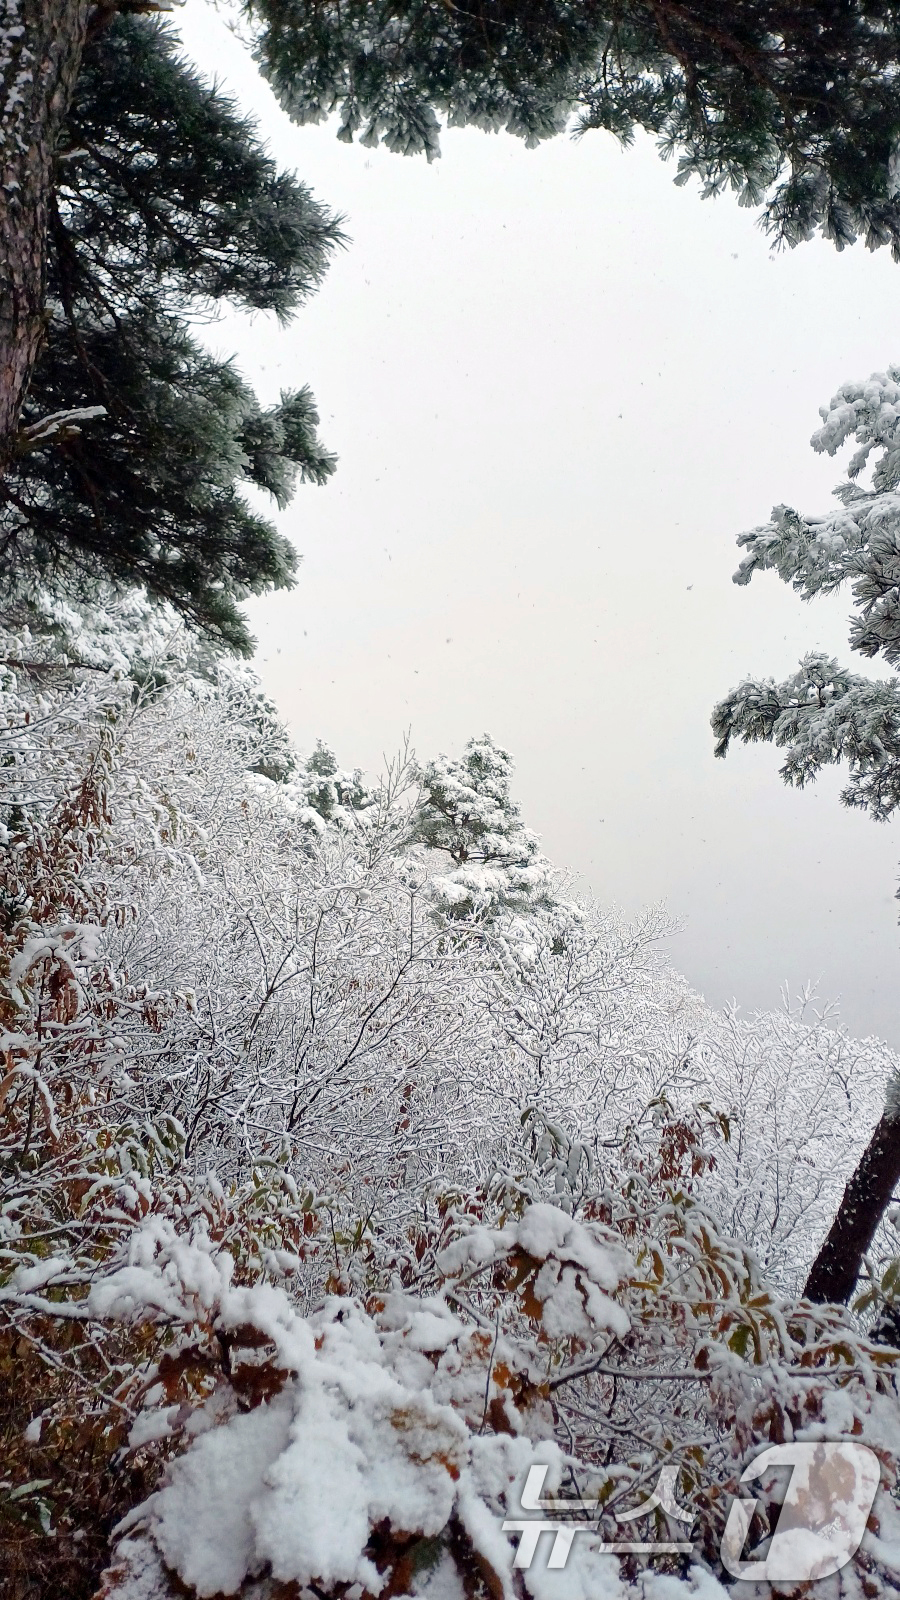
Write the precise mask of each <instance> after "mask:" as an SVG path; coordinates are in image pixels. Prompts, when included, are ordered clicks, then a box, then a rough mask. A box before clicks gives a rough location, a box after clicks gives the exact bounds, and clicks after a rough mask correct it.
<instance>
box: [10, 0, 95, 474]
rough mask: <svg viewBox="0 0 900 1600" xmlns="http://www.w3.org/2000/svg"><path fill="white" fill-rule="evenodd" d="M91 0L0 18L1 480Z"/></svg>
mask: <svg viewBox="0 0 900 1600" xmlns="http://www.w3.org/2000/svg"><path fill="white" fill-rule="evenodd" d="M94 9H95V0H5V9H4V12H3V15H2V19H0V105H2V113H0V114H2V119H3V120H2V130H0V477H2V475H3V473H4V472H5V470H6V467H7V466H8V464H9V461H10V458H11V456H12V455H13V453H14V449H15V439H16V432H17V429H18V425H19V417H20V415H21V411H22V405H23V402H24V400H25V396H26V394H27V392H28V385H29V382H30V380H31V374H32V372H33V371H34V365H35V362H36V361H37V358H38V354H39V352H40V348H41V343H42V340H43V335H44V285H45V278H46V240H47V223H48V216H49V204H50V197H51V193H52V188H53V179H54V165H55V161H56V142H57V139H58V137H59V133H60V129H61V127H62V125H63V122H64V119H65V117H66V113H67V111H68V109H69V103H70V101H71V98H72V92H73V90H74V88H75V81H76V79H77V77H78V70H79V67H80V65H81V53H82V49H83V47H84V41H85V35H86V33H87V25H88V19H89V17H90V15H91V13H92V11H93V10H94Z"/></svg>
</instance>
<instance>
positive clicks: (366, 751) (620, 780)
mask: <svg viewBox="0 0 900 1600" xmlns="http://www.w3.org/2000/svg"><path fill="white" fill-rule="evenodd" d="M178 26H179V28H180V29H181V31H182V34H183V37H184V40H185V43H186V46H187V48H188V49H189V51H190V52H191V54H192V55H193V56H194V57H195V59H196V60H197V61H198V62H199V64H200V66H201V67H202V68H203V69H204V70H206V71H207V72H209V73H210V74H212V73H215V74H216V75H217V76H218V77H219V79H220V81H222V82H223V84H225V85H226V86H227V87H229V88H231V89H233V90H234V92H235V93H236V95H237V96H238V97H239V99H240V102H241V104H242V105H243V106H244V107H245V108H246V109H248V110H252V111H254V112H255V113H256V114H257V116H258V117H259V119H260V124H261V130H262V132H263V134H264V136H265V138H266V139H267V141H268V142H269V144H270V146H271V149H272V150H273V152H274V154H275V155H276V156H277V158H278V159H279V161H280V162H281V163H282V164H283V165H285V166H288V167H291V168H294V169H295V170H296V171H297V172H298V174H299V176H300V177H301V178H302V179H303V180H304V181H306V182H307V183H309V184H310V185H311V187H312V188H313V189H314V190H315V192H316V194H317V196H318V197H319V198H320V199H322V200H323V201H324V202H325V203H327V204H329V205H330V206H332V207H333V208H334V209H336V210H338V211H340V212H342V213H343V214H344V215H345V218H346V222H345V227H346V231H347V233H348V234H349V236H350V239H351V244H350V248H349V249H348V250H347V251H346V252H344V253H342V254H341V255H340V256H339V258H338V259H337V260H336V261H335V263H334V265H333V267H332V269H331V271H330V273H329V276H328V279H327V281H326V283H325V285H324V287H323V289H322V291H321V292H320V294H319V295H318V296H317V297H316V298H315V299H314V300H313V301H312V302H311V303H310V305H309V306H308V307H307V309H306V310H305V311H303V312H302V313H301V314H300V315H299V317H298V318H297V320H296V321H295V322H294V323H293V324H292V325H291V327H290V328H289V329H287V330H279V329H278V328H277V327H276V326H275V325H274V322H270V321H269V320H268V319H265V318H258V319H256V320H254V321H251V320H250V319H240V318H237V317H234V318H231V317H230V318H228V319H227V320H224V321H223V322H222V323H221V324H219V325H218V326H217V327H216V328H214V329H213V330H211V337H212V340H213V342H214V343H215V344H216V346H217V348H219V349H221V350H223V351H226V352H228V353H231V352H234V353H235V354H236V355H237V357H238V359H239V363H240V366H241V368H242V369H243V371H244V372H245V373H246V375H247V377H248V378H249V379H251V380H252V381H253V382H254V383H255V384H256V386H257V389H258V391H259V392H260V394H261V396H262V397H263V398H264V399H266V400H270V399H274V398H276V397H277V394H278V390H279V388H280V387H282V386H285V387H291V386H298V385H300V384H302V383H309V384H310V385H311V387H312V389H313V392H314V393H315V395H316V398H317V401H318V404H319V408H320V411H321V414H322V432H323V436H324V438H325V441H326V443H327V444H328V445H329V446H330V447H331V448H333V449H334V450H336V451H337V452H338V454H339V456H340V465H339V468H338V472H337V474H336V476H335V477H334V478H333V479H332V481H331V484H330V485H329V486H327V487H326V488H324V489H302V490H301V491H300V492H299V493H298V495H297V497H296V499H295V501H294V503H293V505H292V506H291V507H290V509H289V510H288V511H287V512H286V513H285V515H284V516H283V517H282V518H281V525H282V527H283V528H284V530H285V531H286V532H287V533H288V534H289V535H290V536H291V538H292V539H293V540H294V541H295V542H296V544H297V547H298V549H299V550H300V551H301V553H302V555H303V564H302V567H301V573H300V581H299V583H298V586H297V588H296V589H295V590H293V591H292V592H291V593H289V594H286V595H278V596H270V597H268V598H266V599H265V600H261V601H258V602H256V603H254V605H253V606H252V607H251V620H252V625H253V627H254V629H255V631H256V633H257V635H258V638H259V641H260V649H259V656H258V662H257V665H258V667H259V670H260V672H261V674H262V677H263V680H264V683H265V685H266V687H267V689H268V691H269V692H270V693H271V694H272V696H273V697H274V699H275V700H276V701H277V703H278V705H279V707H280V708H281V711H282V713H283V714H284V716H285V717H286V719H287V720H288V722H289V723H290V726H291V728H292V730H293V732H294V734H295V736H296V739H297V742H298V744H299V745H300V747H301V748H309V746H310V745H311V744H312V742H313V741H314V740H315V738H316V737H322V738H324V739H325V740H326V741H327V742H328V743H329V744H331V745H332V746H333V747H334V749H335V751H336V753H337V755H338V758H339V760H340V761H341V762H342V763H343V764H345V765H348V766H353V765H360V766H363V767H365V768H367V769H369V770H375V769H377V768H378V767H379V766H380V764H381V756H382V752H384V751H391V750H393V749H395V748H396V747H397V745H398V743H399V741H400V738H401V736H402V733H403V731H404V729H405V728H407V727H411V729H412V737H413V742H414V744H415V747H416V749H417V751H418V752H419V753H420V755H422V756H423V757H426V756H429V755H433V754H436V753H437V751H439V750H443V751H446V752H447V753H448V754H458V753H459V752H460V751H461V749H462V746H463V744H464V743H465V740H466V739H467V738H468V737H470V736H471V735H473V734H480V733H482V732H483V731H485V730H487V731H489V732H490V733H492V734H493V735H494V737H495V738H496V739H498V740H499V741H500V742H501V743H503V744H505V745H506V746H507V747H508V748H509V749H510V750H511V751H512V752H513V753H514V755H515V757H516V762H517V793H518V796H519V798H520V800H521V803H522V809H523V814H524V817H525V820H526V821H527V822H528V823H529V825H530V826H532V827H534V828H535V829H536V830H537V831H538V832H539V833H540V834H541V836H542V839H543V843H544V848H545V849H546V851H547V853H548V854H549V855H550V856H551V857H552V858H553V860H554V861H556V862H557V863H558V864H559V865H561V866H567V867H570V868H572V869H573V870H574V871H575V872H576V873H577V874H579V875H580V876H581V878H582V883H583V885H588V886H590V888H591V889H592V890H593V891H594V892H595V893H596V894H597V896H598V897H599V898H600V899H602V900H604V901H615V902H617V903H618V904H620V905H621V906H622V907H623V908H624V909H626V910H629V911H632V910H637V909H638V908H639V907H640V906H642V905H645V904H647V903H648V902H651V901H654V902H655V901H659V900H665V901H666V902H667V904H668V907H669V909H670V911H671V912H672V913H673V915H675V916H677V917H679V918H680V919H682V920H683V922H684V930H683V932H682V933H681V934H680V935H679V936H678V938H677V939H676V940H675V941H674V943H673V946H672V956H673V959H674V961H675V963H676V965H677V966H679V967H680V968H681V969H682V971H684V972H685V973H686V974H687V975H688V977H689V978H690V979H691V981H692V982H693V983H694V984H695V985H696V987H697V988H699V989H700V990H701V991H702V992H703V993H704V994H705V995H706V997H707V999H708V1000H710V1001H711V1002H712V1003H714V1004H717V1005H719V1004H722V1003H724V1002H726V1001H728V1000H730V999H732V998H736V999H737V1000H738V1001H739V1002H740V1004H741V1006H742V1007H743V1008H745V1009H751V1008H753V1007H758V1006H761V1007H770V1006H775V1005H777V1004H778V1003H779V994H780V987H781V985H782V984H783V983H785V982H787V983H789V984H790V986H791V988H792V989H795V990H796V989H797V988H798V987H799V986H801V985H802V984H803V983H804V982H806V981H807V980H812V981H813V982H814V983H815V984H816V985H817V986H818V990H819V993H820V995H821V996H822V997H823V998H829V999H831V998H838V997H839V998H840V1000H841V1012H842V1016H843V1019H844V1021H845V1022H846V1024H847V1025H848V1026H849V1027H850V1028H852V1029H853V1031H854V1032H856V1033H860V1034H865V1033H878V1034H880V1035H881V1036H882V1037H885V1038H887V1039H889V1040H890V1041H891V1042H892V1043H893V1044H895V1045H900V1005H898V994H900V986H898V979H900V930H898V927H897V912H898V909H900V908H898V905H897V902H896V901H895V900H894V899H893V893H894V889H895V887H896V883H897V875H898V857H900V832H898V830H897V828H896V827H891V825H890V824H888V825H887V826H883V827H878V826H876V825H875V824H874V823H873V822H871V821H870V820H869V819H868V818H867V817H864V816H860V815H856V814H854V813H849V812H847V811H845V810H844V809H843V808H841V807H840V806H839V805H838V803H837V792H838V789H839V787H840V781H839V776H838V774H828V775H827V777H826V779H825V780H824V781H820V782H819V783H818V784H817V785H816V786H814V787H813V788H812V789H809V790H807V791H806V792H804V793H795V792H793V791H788V790H786V789H785V788H784V787H783V785H782V784H781V781H780V779H779V778H778V775H777V767H778V759H777V755H776V753H775V752H774V751H773V750H772V749H771V748H769V747H767V746H760V747H755V748H752V749H749V750H744V749H741V750H736V751H735V752H734V753H733V754H732V755H730V756H729V758H728V760H727V761H726V762H721V761H715V760H714V759H713V754H712V738H711V734H710V729H709V713H710V709H711V707H712V705H713V703H714V701H715V700H716V699H717V698H718V697H719V696H720V695H721V694H723V693H724V692H725V691H726V690H727V689H729V688H730V687H731V686H732V685H733V684H734V683H735V682H737V681H738V680H739V679H740V678H741V677H742V676H743V675H744V674H745V673H754V674H756V673H759V674H764V675H768V674H773V675H776V676H781V675H784V674H786V673H788V672H790V671H792V670H794V669H795V667H796V665H797V662H798V660H799V657H800V656H801V655H802V654H803V653H804V652H805V651H806V650H808V649H811V648H814V647H820V648H824V649H828V650H830V651H833V652H834V653H835V654H837V655H838V656H839V657H840V658H841V659H842V661H843V662H844V663H845V664H848V665H852V666H854V667H855V668H856V669H857V670H866V668H865V665H864V664H863V663H862V662H861V661H859V660H854V659H853V658H852V656H851V652H850V651H849V648H848V646H847V642H846V640H847V616H848V614H849V612H850V609H851V606H850V597H849V595H847V596H842V597H838V598H836V599H833V600H829V601H819V602H816V604H815V605H814V606H812V607H808V606H804V605H802V604H801V602H800V601H799V600H797V599H796V598H795V596H793V595H792V594H791V592H790V591H789V590H788V589H786V588H785V586H784V585H783V584H781V583H780V582H779V581H778V580H777V578H775V577H774V576H772V575H769V574H767V575H765V576H764V577H761V578H760V577H757V578H756V579H754V581H753V583H752V584H751V585H750V587H749V588H748V589H738V588H736V587H735V586H734V585H733V584H732V582H731V575H732V573H733V571H734V570H735V567H736V565H737V560H738V552H737V550H736V548H735V544H734V539H735V536H736V535H737V534H738V533H739V532H741V531H742V530H744V529H746V528H749V527H752V526H753V525H754V524H756V523H759V522H761V521H764V520H765V519H766V518H767V517H768V514H769V511H770V508H771V506H772V505H773V504H774V503H776V502H778V501H786V502H787V503H788V504H792V505H795V506H796V507H797V508H798V509H800V510H805V511H824V510H826V509H827V508H828V506H829V504H830V503H831V489H832V488H833V486H834V484H835V483H837V482H838V480H839V478H840V477H841V475H842V465H843V462H844V460H845V457H844V456H843V455H842V456H841V457H839V458H838V460H837V461H831V460H828V459H827V458H824V459H823V458H821V457H818V456H816V455H815V454H814V453H813V451H812V450H811V449H810V448H809V445H808V439H809V436H810V434H811V432H812V431H813V429H814V428H815V427H816V426H817V425H818V414H817V413H818V407H819V406H820V405H821V404H823V403H824V402H825V401H827V400H828V399H829V397H830V396H831V395H832V394H833V393H834V391H835V390H836V389H837V387H838V386H839V384H841V383H842V382H843V381H844V380H845V379H847V378H859V377H866V376H868V374H869V373H870V372H871V371H873V370H875V369H877V368H883V367H884V366H885V365H886V364H887V363H888V362H890V361H891V360H892V359H897V358H900V267H898V266H895V265H893V263H892V262H891V261H890V258H889V257H888V255H887V253H886V252H885V251H880V252H878V253H877V254H875V255H870V254H869V253H868V252H867V251H865V250H864V249H863V248H862V247H861V246H857V247H856V248H855V249H853V250H851V251H847V252H845V253H844V254H843V255H838V254H837V253H836V252H835V251H834V250H833V248H832V247H831V246H829V245H826V244H824V243H820V242H815V243H812V244H808V245H805V246H803V247H801V248H800V249H798V250H796V251H794V252H791V253H786V254H782V255H778V256H774V257H773V256H772V254H771V252H770V250H769V247H768V245H767V243H766V240H765V239H764V237H763V236H762V234H761V233H760V232H759V230H758V228H757V227H756V225H755V220H754V214H753V213H752V212H748V211H743V210H741V209H740V208H739V207H738V206H737V204H736V203H735V202H734V201H733V200H732V199H731V198H730V197H728V198H725V199H721V200H718V201H716V202H701V201H700V199H699V197H698V194H697V191H696V188H691V187H688V188H685V189H677V188H675V187H674V185H673V183H672V177H673V170H674V169H673V168H672V167H671V166H667V165H664V164H663V163H661V162H660V161H659V160H658V158H657V157H656V155H655V153H654V151H653V148H652V145H651V144H650V142H649V141H641V142H640V143H639V144H638V146H637V147H636V148H635V149H632V150H630V151H626V152H621V151H620V150H619V148H618V146H617V145H616V144H615V142H614V141H613V140H612V139H611V138H610V137H608V136H606V135H603V134H599V133H593V134H588V135H587V136H586V137H585V138H584V139H583V141H581V142H580V143H577V144H574V143H572V142H570V141H568V140H555V141H552V142H551V143H549V144H546V145H544V146H543V147H541V148H540V149H539V150H537V151H529V150H526V149H524V147H523V146H522V145H521V144H520V143H519V142H518V141H515V140H512V139H510V138H507V137H506V136H499V137H494V136H487V135H484V134H480V133H478V132H476V131H469V130H466V131H461V132H460V131H457V132H453V133H449V134H446V135H445V137H444V141H443V149H444V154H443V158H442V160H441V161H439V162H436V163H435V164H434V165H432V166H431V167H428V166H427V165H426V163H425V161H424V160H420V159H415V160H404V159H403V158H401V157H398V156H392V155H389V154H388V153H386V152H384V151H380V150H377V151H367V150H363V149H360V148H358V147H357V146H347V145H345V144H340V143H338V141H337V140H336V139H335V137H334V129H333V127H324V128H300V129H298V128H295V127H293V126H292V125H291V124H290V123H289V122H288V120H287V119H286V118H285V117H284V116H283V115H282V114H281V113H280V112H279V111H278V109H277V107H276V105H275V102H274V100H273V99H272V97H271V95H270V93H269V91H268V90H267V89H266V87H265V85H264V84H263V83H262V82H261V80H260V79H259V77H258V75H257V74H256V72H255V69H254V68H253V66H252V63H251V62H250V61H249V58H248V57H247V55H246V54H245V52H244V51H243V49H242V48H241V47H240V46H239V45H238V43H237V42H236V41H235V40H234V39H233V38H232V37H231V35H230V34H229V33H228V32H227V30H226V28H225V27H224V25H223V23H222V21H221V20H220V18H219V17H218V16H217V15H216V13H215V12H214V11H212V10H211V9H210V8H208V7H207V6H205V5H204V4H203V3H202V0H191V4H190V5H188V6H187V7H186V8H185V10H184V11H183V12H181V13H179V15H178ZM848 453H849V452H848Z"/></svg>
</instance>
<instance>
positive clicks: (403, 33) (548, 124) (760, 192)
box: [244, 0, 900, 259]
mask: <svg viewBox="0 0 900 1600" xmlns="http://www.w3.org/2000/svg"><path fill="white" fill-rule="evenodd" d="M244 9H245V10H246V11H247V12H248V13H249V17H250V19H251V21H252V23H253V24H254V25H255V27H256V30H257V54H258V58H259V60H260V63H261V66H262V70H263V72H264V73H265V75H266V76H267V77H268V79H269V81H270V82H271V84H272V87H273V88H274V90H275V93H276V94H277V95H278V98H279V100H280V101H281V104H282V105H283V107H284V108H285V110H286V111H287V112H288V113H289V114H290V115H291V116H292V117H294V118H295V119H296V120H297V121H298V122H309V121H320V120H321V118H322V117H323V116H326V115H328V114H329V113H331V112H333V111H339V112H340V117H341V126H340V133H339V137H340V138H344V139H352V138H354V136H356V135H358V136H359V137H360V138H361V141H362V143H364V144H378V143H384V144H386V145H387V146H388V148H390V149H392V150H398V151H402V152H403V153H404V154H410V153H417V152H424V153H425V154H426V155H427V156H428V158H429V159H431V158H432V157H433V156H435V155H437V154H438V153H439V133H440V127H439V120H438V119H439V118H441V117H443V118H444V119H445V120H446V122H447V124H448V125H449V126H451V127H453V126H463V125H466V124H472V125H475V126H477V127H483V128H488V129H500V128H505V129H506V130H507V131H508V132H510V133H512V134H514V135H517V136H519V137H522V138H524V139H525V140H526V142H527V143H528V144H529V145H534V144H537V143H538V142H539V141H540V140H542V139H546V138H551V137H553V136H554V135H556V134H559V133H561V132H562V131H563V130H564V129H566V128H571V129H572V130H573V131H574V132H575V133H582V132H584V131H586V130H587V129H591V128H605V129H608V130H609V131H610V132H612V133H614V134H615V135H616V137H617V138H619V139H620V140H621V141H622V142H623V143H628V142H629V140H630V139H631V138H632V137H633V134H634V130H635V129H636V128H642V129H644V130H646V131H647V132H649V133H651V134H652V135H653V136H654V137H655V138H656V139H657V141H658V144H659V148H660V150H661V153H662V154H663V155H664V156H670V155H673V154H676V153H677V156H678V178H677V180H676V181H678V182H682V183H683V182H685V181H686V180H687V179H689V178H690V177H697V178H698V179H699V180H700V183H701V186H702V189H703V192H704V194H706V195H711V194H717V193H719V192H720V191H721V190H722V189H724V188H726V187H731V188H733V189H736V190H737V191H738V193H739V194H740V196H741V201H742V203H743V204H746V205H754V206H755V205H762V206H763V211H762V220H763V223H764V226H765V227H766V228H767V229H768V230H769V231H770V232H771V233H772V235H773V236H774V238H775V239H777V240H779V241H784V242H787V243H789V244H796V243H797V242H799V241H800V240H802V239H808V238H809V237H810V236H811V235H812V234H813V233H815V232H817V231H821V232H822V233H824V234H825V236H826V237H827V238H830V239H832V240H833V241H834V243H835V244H836V245H837V246H838V248H839V249H840V248H842V247H843V246H844V245H845V244H848V243H850V242H851V241H852V240H853V239H854V238H855V237H857V236H858V235H862V236H863V237H864V238H865V240H866V243H867V244H868V245H869V246H870V247H871V248H874V247H875V246H876V245H882V244H889V245H890V246H891V249H892V251H893V253H894V256H895V258H897V259H900V201H898V198H897V194H896V192H895V190H896V178H895V170H894V150H895V148H896V146H897V140H898V135H900V80H898V76H897V59H898V50H900V5H898V4H897V3H896V0H819V3H817V4H815V5H810V4H805V5H798V4H796V3H786V0H729V3H725V4H723V3H722V0H577V3H573V0H472V3H470V4H466V5H464V6H457V5H452V4H446V5H432V4H428V3H427V0H345V3H343V4H341V5H340V6H332V5H327V6H326V5H319V4H310V3H309V0H244Z"/></svg>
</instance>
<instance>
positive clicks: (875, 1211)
mask: <svg viewBox="0 0 900 1600" xmlns="http://www.w3.org/2000/svg"><path fill="white" fill-rule="evenodd" d="M898 1183H900V1092H898V1089H897V1088H896V1087H894V1086H893V1085H892V1087H891V1089H890V1090H889V1092H888V1099H887V1105H886V1107H885V1111H884V1115H883V1117H882V1118H881V1121H880V1122H879V1124H878V1126H877V1128H876V1129H875V1132H874V1133H873V1135H872V1137H871V1139H870V1140H869V1143H868V1145H867V1147H866V1149H865V1150H864V1151H863V1154H862V1156H861V1158H860V1161H859V1165H858V1166H857V1168H856V1171H855V1172H854V1174H853V1176H852V1178H851V1179H850V1181H849V1183H848V1184H847V1187H846V1189H845V1190H844V1197H843V1199H842V1200H841V1203H840V1206H839V1207H838V1213H837V1216H836V1217H835V1219H834V1222H833V1223H832V1224H831V1228H830V1231H829V1233H828V1237H827V1239H826V1240H825V1243H824V1244H823V1246H822V1248H821V1250H820V1251H819V1254H818V1255H817V1256H816V1259H815V1261H814V1262H813V1264H812V1268H811V1270H810V1274H809V1277H808V1278H807V1280H806V1286H805V1288H804V1290H803V1293H804V1295H805V1296H806V1299H807V1300H813V1301H815V1302H816V1304H818V1305H826V1304H840V1305H846V1303H847V1301H848V1300H849V1299H850V1296H851V1295H852V1293H853V1290H854V1288H855V1287H856V1280H857V1278H858V1277H859V1273H860V1268H861V1267H862V1262H863V1257H864V1256H865V1253H866V1251H867V1250H868V1248H869V1246H870V1244H871V1243H872V1240H873V1238H874V1236H875V1230H876V1228H877V1227H878V1224H879V1222H880V1221H881V1219H882V1217H883V1216H884V1213H885V1211H886V1210H887V1207H888V1206H889V1205H890V1202H891V1198H892V1196H893V1193H894V1190H895V1188H896V1187H897V1184H898Z"/></svg>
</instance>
